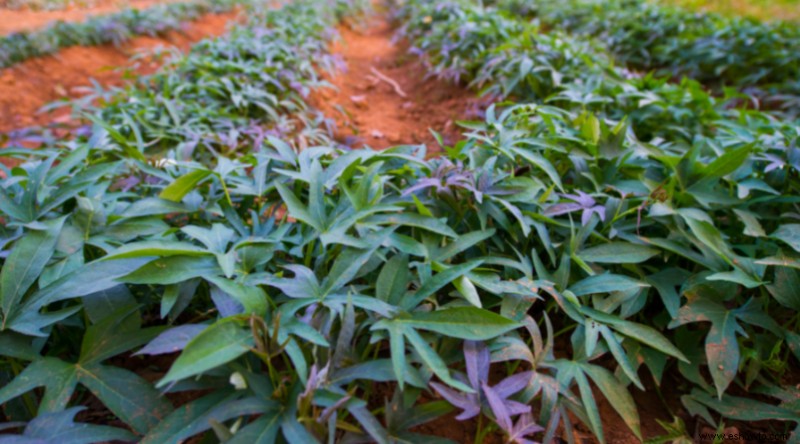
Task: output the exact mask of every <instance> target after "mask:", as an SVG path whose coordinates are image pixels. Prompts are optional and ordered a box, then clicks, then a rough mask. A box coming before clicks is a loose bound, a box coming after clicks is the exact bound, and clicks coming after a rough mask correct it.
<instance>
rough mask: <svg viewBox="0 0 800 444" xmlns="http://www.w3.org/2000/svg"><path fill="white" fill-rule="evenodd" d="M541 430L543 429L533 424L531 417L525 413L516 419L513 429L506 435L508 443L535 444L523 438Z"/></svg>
mask: <svg viewBox="0 0 800 444" xmlns="http://www.w3.org/2000/svg"><path fill="white" fill-rule="evenodd" d="M543 430H544V427H542V426H540V425H539V424H536V423H535V422H533V415H531V414H530V413H525V414H523V415H522V416H520V417H519V419H517V422H516V424H514V427H513V428H512V429H511V431H510V432H509V434H508V439H509V441H510V442H515V443H517V444H536V442H535V441H531V440H529V439H526V438H525V437H526V436H528V435H532V434H534V433H538V432H541V431H543Z"/></svg>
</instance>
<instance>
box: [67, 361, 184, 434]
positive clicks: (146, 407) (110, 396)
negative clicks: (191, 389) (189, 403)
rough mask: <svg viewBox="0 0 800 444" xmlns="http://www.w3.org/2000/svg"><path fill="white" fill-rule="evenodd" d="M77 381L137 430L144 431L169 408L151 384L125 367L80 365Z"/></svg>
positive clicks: (155, 423) (167, 403) (159, 419)
mask: <svg viewBox="0 0 800 444" xmlns="http://www.w3.org/2000/svg"><path fill="white" fill-rule="evenodd" d="M77 375H78V381H79V382H80V383H81V384H83V385H85V386H86V387H87V388H88V389H89V390H91V392H92V393H93V394H94V395H95V396H97V398H98V399H100V401H102V402H103V404H105V406H106V407H108V409H109V410H111V411H112V412H113V413H114V414H115V415H116V416H117V417H119V418H120V419H121V420H122V421H124V422H125V423H126V424H128V425H130V426H131V428H133V430H135V431H136V432H137V433H141V434H144V433H147V432H148V431H149V430H150V429H152V428H153V427H155V426H156V425H158V423H159V422H161V420H162V419H164V418H165V417H166V416H167V415H168V414H169V413H170V412H171V411H172V405H171V404H170V403H169V402H168V401H167V400H166V398H164V397H162V396H161V393H159V392H158V390H156V389H155V388H153V386H152V385H151V384H150V383H149V382H147V381H146V380H144V379H142V378H141V377H139V376H137V375H136V374H135V373H133V372H130V371H128V370H125V369H121V368H117V367H110V366H103V365H92V366H88V367H84V366H79V367H78V370H77Z"/></svg>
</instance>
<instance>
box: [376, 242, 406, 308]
mask: <svg viewBox="0 0 800 444" xmlns="http://www.w3.org/2000/svg"><path fill="white" fill-rule="evenodd" d="M409 282H411V273H410V272H409V269H408V256H406V255H404V254H398V255H395V256H394V257H392V258H391V259H389V260H388V261H387V262H386V264H384V266H383V268H382V269H381V272H380V274H379V275H378V280H377V282H376V283H375V297H376V298H378V299H380V300H381V301H384V302H388V303H389V304H392V305H397V304H398V303H399V302H400V298H401V297H402V296H403V294H404V293H405V292H406V290H407V288H408V284H409Z"/></svg>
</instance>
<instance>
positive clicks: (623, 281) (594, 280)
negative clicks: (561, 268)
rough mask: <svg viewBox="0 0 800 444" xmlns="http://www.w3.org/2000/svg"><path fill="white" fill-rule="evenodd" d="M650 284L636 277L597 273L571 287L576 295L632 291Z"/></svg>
mask: <svg viewBox="0 0 800 444" xmlns="http://www.w3.org/2000/svg"><path fill="white" fill-rule="evenodd" d="M649 286H650V285H649V284H647V283H645V282H641V281H637V280H636V279H632V278H629V277H627V276H623V275H619V274H611V273H605V274H596V275H594V276H589V277H588V278H586V279H583V280H582V281H580V282H576V283H575V284H572V285H571V286H570V287H569V290H570V291H571V292H572V293H573V294H574V295H575V296H586V295H589V294H597V293H612V292H616V291H631V290H635V289H637V288H646V287H649Z"/></svg>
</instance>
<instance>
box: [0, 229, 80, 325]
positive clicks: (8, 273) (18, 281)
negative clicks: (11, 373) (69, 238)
mask: <svg viewBox="0 0 800 444" xmlns="http://www.w3.org/2000/svg"><path fill="white" fill-rule="evenodd" d="M65 220H66V216H64V217H60V218H58V219H53V220H50V221H47V222H45V223H44V224H43V225H44V227H45V230H43V231H28V232H26V233H25V235H23V237H22V239H20V240H19V241H17V243H16V245H14V249H13V250H11V254H9V255H8V257H7V258H6V260H5V262H4V263H3V269H2V271H0V309H2V312H3V314H4V317H3V324H2V325H0V330H2V329H3V328H2V327H3V326H4V325H5V324H7V322H8V320H9V318H11V316H12V311H15V310H16V309H17V308H18V306H19V303H20V302H21V301H22V298H23V297H24V296H25V293H26V292H27V291H28V289H29V288H30V287H31V285H33V283H34V282H36V279H38V278H39V275H40V274H41V273H42V271H43V270H44V267H45V265H47V262H48V261H49V260H50V258H51V257H52V256H53V252H54V251H55V246H56V242H57V241H58V236H59V233H60V232H61V227H62V226H63V225H64V221H65Z"/></svg>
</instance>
